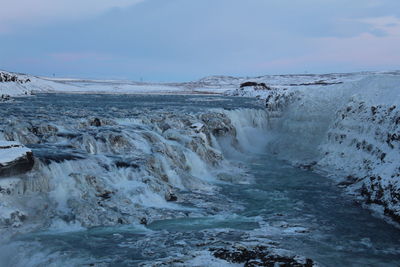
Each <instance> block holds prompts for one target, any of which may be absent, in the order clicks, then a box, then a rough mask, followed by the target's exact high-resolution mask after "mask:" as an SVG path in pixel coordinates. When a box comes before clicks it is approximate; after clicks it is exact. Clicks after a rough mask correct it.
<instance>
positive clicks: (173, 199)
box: [165, 192, 178, 202]
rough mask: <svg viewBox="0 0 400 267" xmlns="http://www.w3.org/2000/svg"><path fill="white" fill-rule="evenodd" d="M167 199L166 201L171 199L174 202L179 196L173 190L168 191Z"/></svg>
mask: <svg viewBox="0 0 400 267" xmlns="http://www.w3.org/2000/svg"><path fill="white" fill-rule="evenodd" d="M165 200H166V201H170V202H172V201H177V200H178V197H177V196H176V195H175V194H174V193H172V192H167V193H166V194H165Z"/></svg>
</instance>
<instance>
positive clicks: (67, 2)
mask: <svg viewBox="0 0 400 267" xmlns="http://www.w3.org/2000/svg"><path fill="white" fill-rule="evenodd" d="M142 1H143V0H84V1H81V0H35V1H32V0H13V1H7V2H4V3H2V5H1V8H0V30H1V29H8V31H9V30H10V28H12V27H14V26H16V25H19V26H25V25H29V26H31V25H35V24H40V23H45V22H49V21H52V22H53V21H57V20H74V19H77V18H81V17H87V16H93V15H96V14H99V13H102V12H104V11H106V10H108V9H111V8H121V7H127V6H131V5H134V4H137V3H139V2H142Z"/></svg>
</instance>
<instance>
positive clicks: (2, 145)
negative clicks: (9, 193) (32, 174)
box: [0, 141, 34, 177]
mask: <svg viewBox="0 0 400 267" xmlns="http://www.w3.org/2000/svg"><path fill="white" fill-rule="evenodd" d="M33 164H34V159H33V154H32V151H31V150H30V149H29V148H26V147H24V146H22V145H21V144H19V143H17V142H8V141H0V177H7V176H12V175H16V174H20V173H24V172H27V171H30V170H31V169H32V167H33Z"/></svg>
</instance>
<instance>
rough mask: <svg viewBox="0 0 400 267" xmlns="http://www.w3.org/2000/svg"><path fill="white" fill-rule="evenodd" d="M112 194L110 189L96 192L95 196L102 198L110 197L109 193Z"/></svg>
mask: <svg viewBox="0 0 400 267" xmlns="http://www.w3.org/2000/svg"><path fill="white" fill-rule="evenodd" d="M112 194H114V192H112V191H107V190H106V191H104V192H102V193H101V194H96V196H97V197H100V198H102V199H110V198H111V195H112Z"/></svg>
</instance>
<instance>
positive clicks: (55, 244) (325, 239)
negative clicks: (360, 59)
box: [0, 95, 400, 266]
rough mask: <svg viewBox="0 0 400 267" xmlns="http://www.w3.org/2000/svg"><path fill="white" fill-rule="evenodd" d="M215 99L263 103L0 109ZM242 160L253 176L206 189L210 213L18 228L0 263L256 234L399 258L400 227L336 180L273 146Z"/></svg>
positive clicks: (143, 255) (374, 262) (357, 255)
mask: <svg viewBox="0 0 400 267" xmlns="http://www.w3.org/2000/svg"><path fill="white" fill-rule="evenodd" d="M94 99H95V100H94ZM216 107H219V108H221V107H222V108H225V109H234V108H237V107H245V108H260V107H259V105H258V104H257V103H256V102H254V101H253V100H250V99H239V98H224V97H201V96H196V97H194V96H162V97H161V96H104V95H83V96H79V97H77V96H73V95H62V96H56V95H40V96H38V97H36V98H26V99H21V100H20V104H19V105H14V104H12V105H11V104H7V105H5V106H4V108H3V109H2V110H1V112H0V113H1V114H2V115H3V116H4V118H5V117H9V118H11V117H12V118H18V119H19V120H23V119H25V120H26V121H28V122H36V121H52V122H56V123H60V121H63V122H65V121H66V120H67V119H68V117H70V118H80V117H84V116H103V117H108V118H113V117H118V118H123V117H132V116H142V115H141V114H143V112H144V110H147V111H151V110H153V111H155V110H165V111H168V112H177V111H178V112H182V110H184V111H186V112H202V111H205V110H209V109H211V108H216ZM32 148H33V149H34V152H37V153H38V154H39V155H40V153H52V150H54V149H61V150H62V149H63V148H60V147H57V148H52V147H51V146H48V144H47V145H44V144H41V145H37V146H36V147H35V146H32ZM35 149H36V151H35ZM46 149H47V150H49V151H47V150H46ZM46 151H47V152H46ZM53 152H54V151H53ZM65 153H69V152H68V151H67V150H65ZM236 161H237V159H236ZM239 164H242V165H244V166H246V168H245V169H246V172H247V173H246V174H247V175H248V176H249V177H252V178H253V179H252V180H251V182H250V183H248V184H229V183H221V184H218V186H219V187H220V190H219V192H218V193H217V194H216V195H213V196H207V195H205V196H202V198H205V199H208V201H209V202H208V206H207V207H205V208H204V210H207V211H209V210H213V206H215V207H223V208H221V209H218V208H215V211H214V212H205V214H209V215H205V216H200V217H181V218H174V219H168V220H158V221H154V222H151V223H150V224H149V225H147V226H143V225H123V226H114V227H99V228H92V229H78V230H75V231H74V230H73V229H65V231H55V230H52V231H47V230H43V231H40V232H35V233H30V234H25V235H20V236H17V237H16V238H15V239H14V240H13V241H11V242H10V243H8V244H6V245H3V246H2V247H1V249H0V259H2V261H3V262H2V264H3V265H4V266H49V265H51V266H61V265H66V266H136V265H139V264H141V263H149V262H154V261H156V260H160V261H161V262H162V261H164V260H165V259H166V258H174V257H179V256H180V255H186V254H190V253H193V252H194V251H204V250H208V249H209V248H211V247H215V246H220V245H224V244H226V243H227V242H241V241H249V240H251V241H253V242H257V243H259V244H261V245H263V244H265V243H271V242H273V243H274V244H276V245H277V246H278V247H282V248H285V249H289V250H291V251H293V252H295V253H298V254H300V255H304V256H306V257H309V258H312V259H314V260H316V261H317V262H318V263H320V264H321V265H322V266H399V262H400V230H399V229H398V228H396V227H394V226H393V225H391V224H388V223H386V222H385V221H384V220H383V219H381V218H377V217H374V216H373V215H372V214H371V213H370V212H369V211H368V210H366V209H363V208H362V207H361V206H360V205H359V204H358V203H356V202H355V201H354V200H353V199H352V198H351V197H350V196H347V195H345V194H344V193H343V191H342V190H341V189H340V188H338V187H337V186H336V185H335V184H334V183H333V181H331V180H330V179H328V178H326V177H323V176H321V175H318V174H315V173H313V172H311V171H307V170H301V169H298V168H294V167H292V166H290V165H289V164H288V163H286V162H283V161H280V160H278V159H276V158H275V157H274V156H273V155H270V154H268V153H265V154H254V155H249V156H248V157H242V160H241V162H239ZM237 175H243V174H242V173H240V174H237ZM239 180H240V179H239ZM182 194H188V195H189V196H190V194H191V193H190V192H182ZM194 196H196V194H193V197H194ZM181 205H182V209H185V208H187V209H193V208H195V207H193V206H191V205H190V204H189V203H184V202H183V203H182V204H181ZM197 209H200V208H199V207H197ZM205 266H206V264H205Z"/></svg>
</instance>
